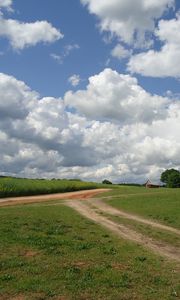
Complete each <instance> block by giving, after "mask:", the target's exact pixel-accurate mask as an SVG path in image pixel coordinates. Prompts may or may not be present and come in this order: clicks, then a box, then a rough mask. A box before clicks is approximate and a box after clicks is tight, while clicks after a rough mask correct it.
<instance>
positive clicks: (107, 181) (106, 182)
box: [102, 179, 112, 184]
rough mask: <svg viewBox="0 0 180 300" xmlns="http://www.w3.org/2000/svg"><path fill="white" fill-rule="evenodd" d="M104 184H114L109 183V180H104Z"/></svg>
mask: <svg viewBox="0 0 180 300" xmlns="http://www.w3.org/2000/svg"><path fill="white" fill-rule="evenodd" d="M102 183H103V184H112V182H111V181H109V180H107V179H104V180H103V181H102Z"/></svg>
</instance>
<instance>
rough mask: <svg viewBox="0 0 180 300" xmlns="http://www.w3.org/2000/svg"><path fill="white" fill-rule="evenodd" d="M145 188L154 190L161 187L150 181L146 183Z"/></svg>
mask: <svg viewBox="0 0 180 300" xmlns="http://www.w3.org/2000/svg"><path fill="white" fill-rule="evenodd" d="M145 187H146V188H149V189H152V188H159V187H160V185H157V184H154V183H152V182H151V181H150V180H149V179H148V181H147V182H146V183H145Z"/></svg>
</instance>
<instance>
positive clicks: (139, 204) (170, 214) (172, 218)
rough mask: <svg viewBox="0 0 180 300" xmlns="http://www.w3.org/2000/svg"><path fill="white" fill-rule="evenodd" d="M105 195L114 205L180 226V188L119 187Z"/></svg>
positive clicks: (167, 223) (164, 222) (170, 224)
mask: <svg viewBox="0 0 180 300" xmlns="http://www.w3.org/2000/svg"><path fill="white" fill-rule="evenodd" d="M103 196H105V197H107V196H109V197H110V196H111V198H109V199H106V200H105V201H106V202H107V203H108V204H109V205H111V206H113V207H116V208H119V209H121V210H123V211H126V212H129V213H133V214H137V215H140V216H143V217H146V218H149V219H153V220H155V221H158V222H160V223H163V224H166V225H169V226H172V227H175V228H180V189H167V188H160V189H146V188H144V187H119V188H118V189H114V190H113V191H111V192H107V193H105V194H104V195H103ZM99 197H102V195H99Z"/></svg>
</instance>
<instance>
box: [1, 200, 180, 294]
mask: <svg viewBox="0 0 180 300" xmlns="http://www.w3.org/2000/svg"><path fill="white" fill-rule="evenodd" d="M0 220H1V222H0V240H1V243H0V255H1V261H0V299H3V300H4V299H13V297H14V296H15V295H21V297H22V298H21V299H28V300H31V299H39V300H40V299H73V300H74V299H103V300H104V299H117V300H118V299H123V300H128V299H129V300H133V299H137V300H156V299H157V300H159V299H163V300H171V299H172V300H173V299H176V295H178V276H177V275H178V274H177V266H176V264H175V263H174V262H166V261H165V260H164V259H162V258H160V257H158V256H155V255H154V254H151V253H149V252H148V251H147V250H145V249H143V248H142V247H140V246H138V245H135V244H134V243H130V242H127V241H124V240H123V239H122V240H121V239H117V238H116V237H114V236H112V235H111V234H110V233H109V232H108V231H106V230H103V229H102V228H101V227H99V226H98V225H96V224H94V223H92V222H91V221H88V220H86V219H84V218H82V217H81V216H79V215H78V214H76V213H75V212H74V211H73V210H71V209H70V208H68V207H65V206H63V205H59V206H44V205H43V204H42V205H38V206H35V205H27V206H17V207H10V208H1V209H0ZM58 297H63V298H58Z"/></svg>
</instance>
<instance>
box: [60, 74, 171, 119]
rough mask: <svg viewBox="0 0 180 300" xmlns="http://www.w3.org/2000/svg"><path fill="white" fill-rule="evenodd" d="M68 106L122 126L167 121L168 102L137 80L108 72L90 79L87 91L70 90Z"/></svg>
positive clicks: (66, 99)
mask: <svg viewBox="0 0 180 300" xmlns="http://www.w3.org/2000/svg"><path fill="white" fill-rule="evenodd" d="M64 100H65V103H66V105H68V106H70V107H75V108H76V109H77V110H78V111H79V112H80V113H81V114H83V115H85V116H86V117H88V118H95V119H97V120H99V119H101V120H109V121H112V120H115V121H117V122H120V123H133V122H147V123H150V122H152V121H153V120H155V119H163V118H166V114H167V111H166V105H167V104H168V101H169V100H168V99H167V98H164V97H160V96H157V95H151V94H149V93H147V92H146V91H145V90H144V89H143V88H142V87H140V85H138V82H137V80H136V78H134V77H131V76H129V75H123V74H119V73H118V72H116V71H113V70H112V69H105V70H104V71H103V72H101V73H100V74H98V75H95V76H92V77H90V78H89V85H88V86H87V89H86V90H79V91H77V92H75V93H73V92H72V91H69V92H67V93H66V95H65V97H64Z"/></svg>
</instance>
